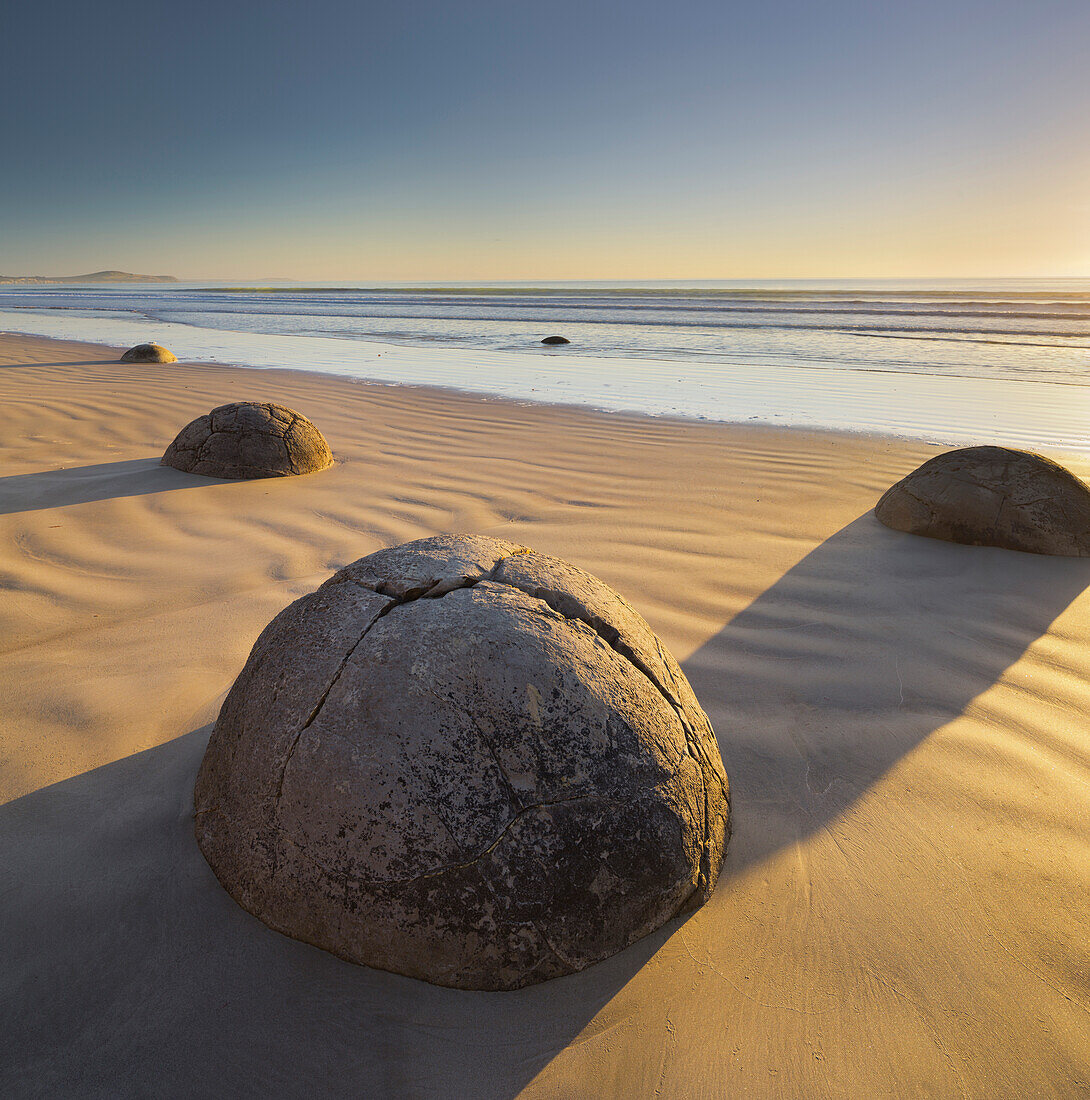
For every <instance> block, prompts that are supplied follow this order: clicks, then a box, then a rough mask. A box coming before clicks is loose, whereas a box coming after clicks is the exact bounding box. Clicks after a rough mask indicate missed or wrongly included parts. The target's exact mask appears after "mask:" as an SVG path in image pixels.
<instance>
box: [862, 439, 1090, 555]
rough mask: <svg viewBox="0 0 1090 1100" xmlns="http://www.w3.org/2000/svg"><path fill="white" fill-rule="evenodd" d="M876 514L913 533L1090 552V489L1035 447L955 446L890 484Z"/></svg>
mask: <svg viewBox="0 0 1090 1100" xmlns="http://www.w3.org/2000/svg"><path fill="white" fill-rule="evenodd" d="M874 512H875V515H876V516H877V517H878V519H879V520H881V522H882V523H884V524H885V525H886V526H887V527H892V528H893V529H894V530H895V531H907V532H909V533H910V534H913V535H926V536H927V537H928V538H933V539H945V540H947V541H948V542H961V543H968V544H969V545H972V546H1001V547H1003V548H1005V549H1007V550H1024V551H1026V552H1027V553H1031V554H1058V555H1063V556H1065V557H1090V488H1088V487H1087V486H1086V485H1085V484H1084V483H1083V482H1082V481H1080V480H1079V479H1078V478H1077V477H1075V475H1074V474H1073V473H1071V472H1070V471H1069V470H1067V469H1065V468H1064V467H1063V466H1061V465H1059V464H1058V463H1056V462H1053V461H1052V460H1051V459H1048V458H1045V457H1044V456H1042V455H1038V454H1033V453H1032V452H1030V451H1015V450H1010V449H1009V448H1007V447H966V448H964V449H962V450H958V451H947V452H946V453H945V454H941V455H937V456H936V457H935V458H932V459H931V460H930V461H928V462H925V463H924V464H923V465H922V466H921V467H920V468H919V469H918V470H914V471H913V472H912V473H911V474H909V475H908V477H906V478H904V479H902V480H901V481H899V482H897V484H896V485H894V486H893V487H892V488H890V489H888V490H887V491H886V493H885V495H884V496H883V497H882V499H881V500H880V501H879V502H878V505H877V507H876V508H875V509H874Z"/></svg>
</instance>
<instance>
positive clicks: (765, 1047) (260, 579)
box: [0, 336, 1090, 1100]
mask: <svg viewBox="0 0 1090 1100" xmlns="http://www.w3.org/2000/svg"><path fill="white" fill-rule="evenodd" d="M119 350H120V349H117V350H111V349H108V348H104V347H102V346H97V345H90V344H74V343H63V342H57V341H49V340H44V339H40V338H35V337H22V336H0V400H2V407H3V410H4V413H3V417H2V419H0V589H2V591H3V598H2V599H0V647H2V652H3V660H2V661H0V707H2V713H3V717H4V721H3V723H2V724H0V761H2V765H0V803H3V804H2V805H0V942H3V943H4V944H5V949H6V950H5V956H6V958H5V965H4V966H3V967H2V968H0V1035H3V1037H4V1038H3V1040H0V1092H2V1093H3V1094H4V1095H8V1096H18V1097H28V1096H50V1097H58V1096H80V1097H83V1096H111V1097H126V1096H134V1097H135V1096H149V1095H172V1096H173V1095H178V1096H182V1095H189V1096H217V1095H221V1096H255V1097H259V1096H270V1095H276V1096H300V1097H302V1096H314V1095H323V1096H346V1097H347V1096H353V1097H356V1096H367V1097H371V1096H374V1097H386V1096H398V1097H400V1096H407V1097H417V1096H419V1097H496V1098H499V1097H513V1096H526V1097H556V1098H565V1100H566V1098H573V1097H587V1098H590V1097H603V1096H605V1097H652V1096H660V1097H663V1098H666V1097H672V1098H689V1097H693V1098H696V1097H724V1096H746V1097H764V1096H768V1097H799V1096H805V1097H830V1098H835V1097H845V1096H853V1097H886V1096H890V1097H900V1096H943V1097H945V1096H973V1097H1012V1098H1013V1097H1027V1096H1042V1097H1045V1096H1047V1097H1077V1096H1085V1095H1087V1093H1088V1092H1090V906H1088V904H1087V901H1088V899H1090V848H1088V846H1087V829H1088V823H1090V782H1088V780H1090V719H1088V717H1087V715H1088V714H1090V682H1088V679H1087V675H1086V670H1087V669H1088V668H1090V595H1087V593H1086V589H1087V587H1088V586H1090V560H1086V559H1066V558H1046V557H1038V556H1034V555H1028V554H1019V553H1014V552H1011V551H1005V550H998V549H989V548H970V547H963V546H955V545H949V544H945V543H940V542H936V541H933V540H928V539H921V538H916V537H913V536H910V535H903V534H898V533H895V532H893V531H890V530H887V529H886V528H884V527H882V526H881V525H880V524H879V523H878V522H877V521H876V520H875V519H874V517H873V515H872V513H871V509H872V508H873V506H874V503H875V502H876V500H877V499H878V497H879V496H880V495H881V493H882V492H883V491H884V490H885V489H886V488H887V487H888V486H889V485H890V484H892V483H893V482H894V481H896V480H897V479H898V478H900V477H902V476H903V475H904V474H906V473H907V472H908V471H910V470H911V469H913V468H914V467H915V466H917V465H918V464H919V463H920V462H922V461H923V460H924V459H926V458H928V457H930V456H931V455H933V454H935V453H937V452H938V450H939V448H936V447H933V446H928V445H926V444H924V443H915V442H902V441H899V440H896V439H893V438H884V437H877V436H863V435H858V436H856V435H848V434H837V433H832V432H806V431H801V430H786V429H785V430H779V429H773V428H765V427H752V426H744V425H728V424H712V423H699V422H685V421H681V420H668V419H657V418H651V417H641V416H638V415H628V414H622V413H610V414H606V413H599V412H594V411H591V410H587V409H579V408H574V407H561V406H547V405H523V404H517V403H514V402H510V401H505V400H500V399H487V398H483V397H479V396H472V395H467V394H461V393H456V392H452V391H444V390H441V389H429V388H423V387H410V386H388V385H378V384H365V383H359V382H354V381H352V380H350V379H344V378H336V377H331V376H326V375H321V374H303V373H293V372H289V371H280V370H262V371H257V370H247V369H244V368H229V367H221V366H216V365H213V364H184V363H183V364H171V365H162V366H160V365H154V364H151V365H128V364H120V363H118V362H116V361H115V360H116V359H117V357H118V354H119ZM240 399H246V400H258V401H270V400H271V401H276V402H279V403H281V404H285V405H288V406H290V407H291V408H293V409H297V410H298V411H300V412H302V413H304V414H305V415H306V416H308V417H309V418H310V419H311V420H312V421H313V422H314V423H315V424H316V425H317V426H318V427H319V428H320V429H321V430H322V431H323V432H324V434H325V436H326V438H327V439H328V441H329V443H330V445H331V447H332V449H333V451H334V454H335V456H336V464H335V466H334V467H333V468H332V469H330V470H327V471H325V472H323V473H320V474H315V475H312V476H309V477H304V478H288V479H282V480H264V481H252V482H218V481H213V480H210V479H207V478H201V477H198V476H194V475H189V474H183V473H180V472H179V471H177V470H172V469H168V468H162V467H160V466H159V458H160V456H161V454H162V452H163V450H164V449H165V447H166V446H167V444H168V443H169V442H170V441H171V439H172V438H173V436H174V434H175V433H176V432H177V430H178V429H180V428H181V427H182V426H183V425H184V424H185V423H187V422H188V421H189V420H191V419H192V418H193V417H195V416H197V415H199V414H201V413H204V412H207V411H208V410H209V409H210V408H212V407H213V406H215V405H218V404H222V403H224V402H227V401H234V400H240ZM1054 457H1059V458H1064V456H1063V455H1054ZM1068 460H1069V464H1070V466H1071V468H1072V469H1073V470H1075V472H1077V473H1079V474H1080V475H1081V476H1083V477H1087V476H1090V458H1088V457H1087V456H1086V455H1082V456H1081V457H1079V456H1068ZM445 532H471V533H480V534H489V535H496V536H500V537H503V538H506V539H511V540H514V541H517V542H521V543H525V544H527V545H530V546H533V547H535V548H537V549H539V550H542V551H545V552H547V553H549V554H554V555H558V556H560V557H563V558H567V559H569V560H571V561H572V562H574V563H576V564H577V565H579V566H580V567H582V568H584V569H587V570H589V571H591V572H592V573H595V574H597V575H598V576H600V577H601V578H602V579H603V580H605V581H606V582H607V583H608V584H609V585H611V586H613V587H614V588H616V589H617V590H618V591H619V592H621V593H622V594H623V595H624V596H625V597H626V598H627V599H628V600H629V601H630V602H631V603H632V604H633V605H634V606H635V607H636V609H637V610H638V611H639V612H641V613H642V614H643V615H644V616H645V617H646V619H647V620H648V621H649V623H650V624H651V626H652V627H653V628H654V629H655V630H656V631H657V632H658V633H659V634H660V636H661V637H662V639H663V640H664V641H665V643H666V644H667V645H668V646H669V647H670V649H671V650H672V651H673V653H674V654H675V656H676V657H677V658H678V660H679V661H680V662H681V664H682V667H683V669H684V671H685V673H686V674H687V676H688V677H689V679H690V681H691V683H692V685H693V687H694V689H695V691H696V694H697V696H698V697H699V699H700V702H701V704H702V705H703V706H704V708H705V709H706V711H707V712H708V714H709V716H710V718H711V720H712V723H713V725H714V727H715V730H716V733H717V735H718V739H719V743H720V748H721V753H722V757H723V762H724V764H725V767H726V770H727V773H728V775H729V776H730V781H731V792H732V798H733V814H734V836H733V839H732V841H731V843H730V847H729V850H728V855H727V858H726V862H725V864H724V868H723V873H722V876H721V878H720V882H719V886H718V889H717V891H716V893H715V894H714V896H713V897H712V899H711V900H710V901H709V903H708V904H707V905H706V906H705V907H704V908H702V909H700V910H699V911H698V912H696V913H694V914H692V915H691V916H689V917H688V918H686V919H685V920H683V921H676V922H674V923H672V924H670V925H668V926H666V927H665V928H663V929H661V930H660V931H659V932H658V933H655V934H653V935H652V936H650V937H648V938H646V939H644V940H642V941H640V942H639V943H637V944H636V945H635V946H634V947H632V948H630V949H629V950H627V951H625V952H623V953H622V954H620V955H618V956H616V957H615V958H613V959H610V960H608V961H607V962H605V963H602V964H600V965H598V966H595V967H592V968H591V969H589V970H587V971H585V972H583V973H581V974H578V975H575V976H572V977H568V978H562V979H558V980H556V981H553V982H548V983H545V984H542V985H539V986H534V987H530V988H527V989H524V990H521V991H519V992H515V993H467V992H461V991H456V990H450V989H442V988H438V987H433V986H430V985H427V984H424V983H421V982H417V981H414V980H411V979H408V978H403V977H399V976H397V975H392V974H387V973H382V972H378V971H373V970H369V969H366V968H363V967H356V966H352V965H350V964H348V963H345V962H342V961H340V960H338V959H336V958H334V957H333V956H331V955H328V954H326V953H324V952H321V951H319V950H317V949H315V948H312V947H309V946H307V945H304V944H302V943H299V942H296V941H293V940H290V939H287V938H285V937H283V936H280V935H278V934H276V933H275V932H272V931H270V930H269V929H268V928H266V927H265V926H264V925H262V924H261V923H260V922H258V921H257V920H256V919H255V918H253V917H251V916H250V915H249V914H247V913H246V912H244V911H243V910H242V909H240V908H239V907H238V906H237V905H235V903H234V902H233V901H232V900H231V899H230V898H229V897H228V895H227V894H226V893H225V892H224V891H223V890H222V889H221V887H220V886H219V884H218V883H217V881H216V879H215V878H214V876H213V874H212V872H211V870H210V869H209V867H208V866H207V864H206V863H205V862H204V859H203V858H202V856H201V854H200V852H199V850H198V849H197V846H196V844H195V842H194V839H193V828H192V787H193V780H194V777H195V774H196V771H197V767H198V764H199V762H200V759H201V755H202V753H203V750H204V745H205V743H206V741H207V738H208V734H209V730H210V724H211V723H212V722H213V721H214V719H215V716H216V714H217V711H218V708H219V705H220V703H221V702H222V699H223V697H224V694H225V692H226V691H227V689H228V688H229V686H230V685H231V683H232V681H233V680H234V678H235V676H236V675H237V674H238V672H239V670H240V669H241V667H242V665H243V663H244V661H245V659H246V656H247V654H248V652H249V650H250V647H251V646H252V644H253V642H254V640H255V638H256V637H257V634H258V633H259V631H260V630H261V628H262V627H263V626H264V625H265V624H266V623H267V622H268V621H269V620H270V619H271V618H272V617H273V615H274V614H275V613H276V612H277V611H279V610H280V609H281V608H282V607H284V606H285V605H286V604H287V603H289V602H290V601H292V600H293V599H295V598H296V597H298V596H299V595H301V594H303V593H305V592H308V591H310V590H312V589H313V588H315V587H316V586H317V585H318V584H319V583H320V582H321V581H322V580H324V579H325V578H326V577H327V576H328V575H329V574H330V573H331V572H332V571H333V570H335V569H337V568H339V567H340V566H342V565H344V564H345V563H347V562H350V561H352V560H354V559H356V558H359V557H361V556H363V555H365V554H368V553H371V552H372V551H374V550H376V549H378V548H380V547H383V546H387V545H392V544H396V543H400V542H403V541H406V540H409V539H413V538H419V537H423V536H426V535H431V534H437V533H445ZM164 1082H169V1087H166V1088H165V1090H164V1084H163V1083H164Z"/></svg>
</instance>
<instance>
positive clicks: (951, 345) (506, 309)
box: [0, 279, 1090, 450]
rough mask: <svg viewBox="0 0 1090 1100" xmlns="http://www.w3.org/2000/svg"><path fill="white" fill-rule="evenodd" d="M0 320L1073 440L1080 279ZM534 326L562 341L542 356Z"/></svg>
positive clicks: (238, 304) (736, 408)
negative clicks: (568, 342)
mask: <svg viewBox="0 0 1090 1100" xmlns="http://www.w3.org/2000/svg"><path fill="white" fill-rule="evenodd" d="M0 328H3V329H6V330H9V331H22V332H32V333H38V334H41V335H49V336H61V337H66V338H73V339H86V340H93V341H100V342H109V343H115V344H124V343H135V342H138V341H139V340H145V339H155V340H159V341H160V342H162V343H165V344H168V345H169V346H170V347H172V348H173V349H174V350H175V351H176V352H177V354H178V355H179V357H181V358H184V359H206V360H215V361H221V362H230V363H242V364H248V365H253V366H263V367H278V366H279V367H291V368H296V369H312V370H321V371H332V372H334V373H338V374H349V375H353V376H356V377H359V378H368V379H376V380H380V381H393V382H402V383H412V382H419V383H427V384H437V385H447V386H454V387H457V388H460V389H466V390H472V391H478V392H486V393H496V394H500V395H503V396H507V397H516V398H524V399H530V400H545V401H563V402H572V403H577V404H589V405H593V406H596V407H601V408H610V409H629V410H634V411H641V412H650V413H658V414H674V415H682V416H692V417H700V418H707V419H715V420H750V419H756V420H762V421H766V420H768V421H774V422H777V423H784V424H800V425H807V426H820V427H833V428H857V429H864V430H868V429H869V430H878V431H893V432H896V433H897V434H906V435H913V436H927V437H934V438H936V439H943V440H949V441H951V442H958V441H963V440H975V439H978V438H979V439H983V438H984V437H985V435H987V436H988V437H989V438H991V439H1009V440H1010V441H1011V442H1013V443H1016V444H1021V445H1027V444H1030V443H1037V444H1040V445H1047V446H1052V447H1061V448H1063V447H1069V448H1072V449H1077V450H1086V449H1090V438H1088V432H1087V429H1086V427H1082V425H1083V421H1084V419H1085V417H1086V416H1087V415H1088V414H1090V405H1088V404H1086V403H1085V402H1087V400H1088V397H1090V394H1088V393H1087V392H1085V391H1086V387H1087V386H1088V385H1090V279H1069V280H1047V281H1046V280H1024V281H1011V280H1003V281H993V282H966V281H957V282H953V281H950V282H927V283H924V282H886V281H824V282H816V281H814V282H810V281H791V282H778V283H773V282H746V283H740V282H739V283H730V282H706V283H656V284H605V283H584V284H578V285H577V284H567V283H564V284H562V283H551V284H540V285H536V286H532V287H530V286H519V287H515V286H511V285H503V284H489V285H478V286H472V287H471V286H461V285H452V286H445V287H443V286H435V287H421V286H387V287H363V286H355V287H353V286H347V287H337V286H316V285H314V286H311V285H292V286H277V287H271V288H257V289H255V288H252V287H251V288H242V287H234V286H219V287H217V286H212V285H208V284H204V285H196V284H170V285H161V286H148V287H140V286H116V287H102V286H97V287H91V286H79V287H77V286H64V287H56V286H54V287H31V286H7V287H4V286H0ZM553 334H558V335H564V336H566V337H568V339H570V340H571V345H570V346H569V347H566V348H561V349H558V350H557V349H549V348H545V347H543V346H542V345H541V344H540V342H539V341H540V340H541V339H542V337H544V336H549V335H553ZM390 345H396V346H397V348H393V347H390ZM384 349H385V354H383V351H384ZM398 349H400V350H398ZM972 383H977V385H975V386H974V385H972ZM1009 383H1022V384H1024V385H1021V386H1019V385H1015V386H1013V387H1011V386H1009V385H1006V384H1009ZM1042 387H1048V388H1047V389H1042ZM1073 387H1077V389H1074V390H1073V389H1072V388H1073ZM1065 395H1066V396H1065ZM875 406H877V407H875ZM929 410H930V411H929Z"/></svg>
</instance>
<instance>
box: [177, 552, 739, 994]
mask: <svg viewBox="0 0 1090 1100" xmlns="http://www.w3.org/2000/svg"><path fill="white" fill-rule="evenodd" d="M194 803H195V809H196V835H197V841H198V843H199V845H200V848H201V851H202V852H203V853H204V855H205V858H206V859H207V860H208V862H209V864H210V865H211V866H212V869H213V870H214V871H215V873H216V876H217V877H218V878H219V880H220V882H221V883H222V884H223V885H224V887H226V889H227V890H228V892H229V893H230V894H231V895H232V897H234V899H235V900H236V901H237V902H238V903H239V904H240V905H242V906H243V907H244V908H245V909H247V910H249V911H250V912H251V913H253V914H254V915H255V916H257V917H259V918H260V919H261V920H262V921H264V922H265V923H266V924H267V925H269V926H270V927H272V928H274V929H276V930H277V931H279V932H283V933H285V934H286V935H288V936H293V937H294V938H296V939H299V940H304V941H306V942H307V943H311V944H315V945H316V946H318V947H322V948H325V949H326V950H327V951H331V952H333V953H334V954H336V955H339V956H341V957H342V958H345V959H348V960H350V961H352V962H355V963H363V964H366V965H368V966H373V967H379V968H381V969H383V970H390V971H395V972H397V973H399V974H407V975H410V976H412V977H415V978H422V979H424V980H425V981H429V982H434V983H437V984H439V985H446V986H455V987H458V988H462V989H491V990H500V989H516V988H518V987H520V986H525V985H529V984H531V983H533V982H540V981H543V980H545V979H547V978H554V977H558V976H560V975H563V974H570V973H572V972H574V971H578V970H582V969H583V968H584V967H587V966H589V965H591V964H592V963H595V962H598V961H600V960H601V959H605V958H607V957H608V956H610V955H613V954H615V953H616V952H618V951H620V950H622V949H623V948H625V947H627V946H628V945H629V944H631V943H633V942H634V941H636V940H638V939H639V938H640V937H641V936H645V935H647V934H648V933H649V932H652V931H653V930H654V929H656V928H658V927H659V926H660V925H662V924H663V923H665V922H666V921H668V920H670V919H671V918H672V917H674V916H676V915H678V914H681V913H685V912H688V911H690V910H692V909H695V908H696V907H698V906H699V905H701V904H703V902H705V901H706V900H707V898H708V896H709V895H710V894H711V891H712V889H713V888H714V886H715V882H716V878H717V876H718V874H719V866H720V863H721V861H722V857H723V849H724V846H725V844H726V841H727V837H728V835H729V797H728V790H727V778H726V775H725V774H724V772H723V764H722V761H721V760H720V756H719V750H718V747H717V746H716V742H715V737H714V735H713V733H712V730H711V726H710V725H709V723H708V719H707V716H706V715H705V714H704V712H703V711H702V710H701V708H700V705H699V704H698V703H697V701H696V698H695V696H694V695H693V691H692V688H691V687H690V686H689V683H688V681H687V680H686V679H685V676H684V675H683V673H682V672H681V669H680V668H679V667H678V665H677V663H676V662H675V661H674V659H673V658H672V657H671V656H670V654H669V653H667V652H666V649H665V648H664V647H663V645H662V643H661V642H660V641H659V639H658V638H657V637H656V636H655V634H654V632H653V631H652V630H651V628H650V627H649V626H648V625H647V623H646V622H644V620H643V619H642V618H641V617H640V616H639V615H638V614H637V613H636V612H635V611H634V610H633V609H632V608H631V607H630V606H629V605H628V604H627V603H626V602H625V601H624V600H623V599H622V598H621V597H620V596H618V595H617V593H615V592H614V591H612V590H611V589H610V588H607V587H606V585H604V584H603V583H602V582H601V581H599V580H598V579H596V578H595V577H593V576H591V575H590V574H588V573H584V572H583V571H582V570H580V569H577V568H575V566H572V565H569V564H568V563H566V562H564V561H560V560H559V559H557V558H550V557H546V556H545V555H543V554H537V553H535V552H534V551H532V550H528V549H526V548H525V547H522V546H516V545H514V544H513V543H510V542H504V541H502V540H500V539H493V538H481V537H468V536H445V537H441V538H431V539H423V540H421V541H419V542H411V543H407V544H405V545H404V546H398V547H394V548H392V549H388V550H380V551H379V552H378V553H375V554H372V555H371V556H370V557H366V558H362V559H360V560H359V561H357V562H354V563H353V564H352V565H349V566H347V567H346V568H344V569H342V570H341V571H340V572H339V573H336V574H335V575H334V576H333V577H331V578H330V579H329V580H327V581H326V582H325V583H324V584H323V585H322V586H321V587H320V588H318V589H317V590H316V591H314V592H312V593H311V594H310V595H307V596H304V597H303V598H302V599H300V600H297V601H296V602H295V603H293V604H291V605H290V606H289V607H287V608H286V609H285V610H284V611H282V612H281V613H280V614H279V615H278V616H277V617H276V618H275V619H273V621H272V622H271V623H270V624H269V625H268V626H267V627H266V628H265V630H264V631H263V632H262V634H261V636H260V637H259V638H258V640H257V642H256V644H255V645H254V648H253V652H252V653H251V654H250V657H249V660H248V661H247V662H246V665H245V667H244V668H243V670H242V672H241V674H240V675H239V677H238V679H237V680H236V681H235V684H234V686H233V687H232V689H231V691H230V693H229V694H228V696H227V699H226V701H225V702H224V704H223V709H222V710H221V711H220V715H219V718H218V720H217V722H216V725H215V728H214V730H213V732H212V737H211V740H210V741H209V744H208V749H207V751H206V753H205V756H204V760H203V762H202V764H201V768H200V773H199V775H198V778H197V784H196V790H195V792H194Z"/></svg>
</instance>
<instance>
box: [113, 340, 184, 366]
mask: <svg viewBox="0 0 1090 1100" xmlns="http://www.w3.org/2000/svg"><path fill="white" fill-rule="evenodd" d="M121 362H122V363H177V362H178V356H176V355H175V354H174V352H172V351H169V350H167V349H166V348H164V347H163V345H162V344H137V345H136V347H134V348H129V350H128V351H127V352H125V354H124V355H122V356H121Z"/></svg>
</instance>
